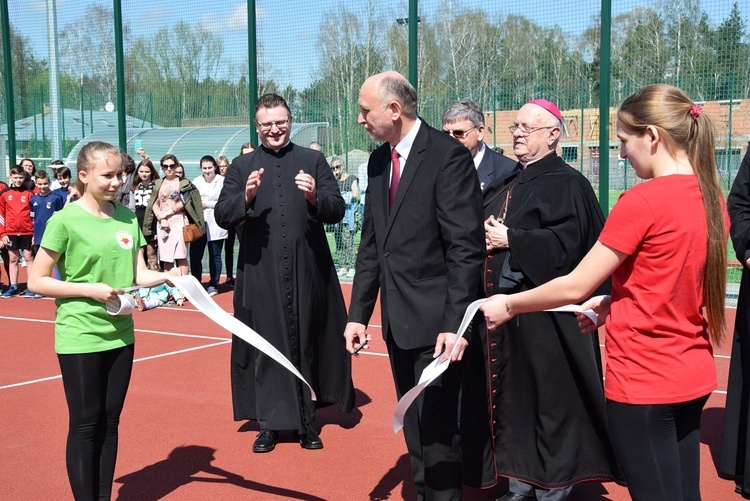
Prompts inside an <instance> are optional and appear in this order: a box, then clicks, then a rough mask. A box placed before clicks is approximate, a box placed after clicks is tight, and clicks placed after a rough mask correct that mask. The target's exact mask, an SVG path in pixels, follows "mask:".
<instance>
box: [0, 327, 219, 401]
mask: <svg viewBox="0 0 750 501" xmlns="http://www.w3.org/2000/svg"><path fill="white" fill-rule="evenodd" d="M230 342H231V339H225V340H223V341H221V342H220V343H212V344H204V345H203V346H194V347H193V348H185V349H184V350H177V351H170V352H167V353H160V354H159V355H151V356H149V357H143V358H136V359H135V360H133V362H144V361H146V360H151V359H154V358H162V357H168V356H171V355H179V354H181V353H187V352H190V351H195V350H202V349H204V348H213V347H214V346H221V345H224V344H227V343H230ZM61 377H62V376H61V375H60V374H58V375H56V376H50V377H45V378H41V379H34V380H32V381H24V382H22V383H13V384H8V385H5V386H0V390H7V389H8V388H15V387H17V386H26V385H29V384H34V383H43V382H45V381H53V380H55V379H60V378H61Z"/></svg>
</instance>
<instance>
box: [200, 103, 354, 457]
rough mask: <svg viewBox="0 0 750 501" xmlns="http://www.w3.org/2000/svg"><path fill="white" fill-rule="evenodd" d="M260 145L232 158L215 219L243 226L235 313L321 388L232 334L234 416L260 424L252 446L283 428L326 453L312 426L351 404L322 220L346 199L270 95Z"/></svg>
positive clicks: (337, 291) (336, 216)
mask: <svg viewBox="0 0 750 501" xmlns="http://www.w3.org/2000/svg"><path fill="white" fill-rule="evenodd" d="M255 127H256V130H257V131H258V137H259V138H260V141H261V147H260V148H259V149H258V150H257V151H255V152H254V153H253V154H252V155H241V156H239V157H237V158H235V159H234V160H233V161H232V164H231V166H230V167H229V169H228V170H227V175H226V177H225V179H224V188H223V190H222V192H221V195H220V197H219V201H218V202H217V204H216V207H215V209H214V215H215V217H216V222H217V223H218V224H219V226H221V227H222V228H226V229H232V228H236V227H237V226H238V225H239V224H242V225H243V226H242V231H240V232H239V233H238V235H239V238H240V250H239V256H238V259H237V275H236V282H235V292H234V315H235V317H236V318H238V319H239V320H241V321H242V322H244V323H245V324H247V325H248V326H250V327H251V328H252V329H254V330H255V331H256V332H258V334H260V335H261V336H263V337H264V338H265V339H266V340H268V341H269V342H270V343H271V344H273V345H274V346H275V347H276V348H277V349H278V350H279V351H280V352H281V353H283V354H284V356H286V357H287V358H288V359H289V360H290V361H291V362H292V363H293V364H294V365H295V366H296V367H297V369H298V370H299V371H300V373H301V374H302V375H303V376H304V377H305V379H307V381H309V382H310V383H311V384H312V385H313V386H314V389H315V393H316V394H317V397H318V401H317V402H313V401H312V399H311V395H310V392H309V390H308V389H307V387H305V386H303V385H302V384H301V382H300V381H299V380H297V378H295V377H294V376H293V375H292V374H291V373H289V372H288V371H286V369H284V368H283V367H281V366H280V365H279V364H277V363H276V362H274V361H273V360H271V358H269V357H267V356H266V355H264V354H262V353H261V352H260V351H258V350H256V349H254V348H253V347H251V346H250V345H249V344H246V343H245V342H244V341H242V340H240V339H239V338H237V337H236V336H235V337H233V338H232V355H231V357H232V358H231V381H232V401H233V406H234V419H235V420H237V421H239V420H244V419H250V420H255V421H257V422H258V426H259V427H260V433H259V434H258V436H257V438H256V440H255V442H254V444H253V452H256V453H262V452H270V451H272V450H273V449H274V448H275V447H276V444H277V442H278V441H279V438H280V436H279V432H280V431H281V430H292V431H294V432H295V433H296V434H297V435H298V438H299V441H300V445H301V446H302V447H303V448H305V449H321V448H322V447H323V442H322V441H321V439H320V436H319V434H318V431H317V430H316V429H315V428H314V427H313V420H314V419H315V407H316V405H321V404H323V403H324V402H325V403H330V404H335V405H337V406H338V407H339V408H340V409H341V410H342V411H344V412H349V411H350V410H351V409H352V408H353V407H354V386H353V384H352V378H351V357H349V356H348V355H347V353H346V348H345V345H344V342H343V339H342V337H341V334H342V333H343V332H344V328H345V326H346V307H345V305H344V297H343V295H342V293H341V286H340V285H339V281H338V278H337V276H336V269H335V267H334V264H333V259H332V257H331V251H330V250H329V247H328V241H327V238H326V233H325V230H324V227H323V225H324V224H335V223H338V222H339V221H341V219H342V218H343V217H344V210H345V204H344V199H343V198H342V197H341V194H340V193H339V188H338V184H337V183H336V179H335V178H334V176H333V173H332V172H331V168H330V167H329V166H328V163H327V162H326V159H325V157H324V156H323V154H322V153H320V152H318V151H314V150H311V149H309V148H305V147H302V146H298V145H296V144H294V143H292V142H291V141H290V136H291V131H292V115H291V111H290V110H289V106H288V105H287V103H286V101H285V100H284V99H283V98H282V97H281V96H278V95H276V94H265V95H263V96H261V97H260V99H258V101H257V102H256V104H255Z"/></svg>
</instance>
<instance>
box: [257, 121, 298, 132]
mask: <svg viewBox="0 0 750 501" xmlns="http://www.w3.org/2000/svg"><path fill="white" fill-rule="evenodd" d="M290 120H291V119H290V118H287V119H286V120H279V121H278V122H263V123H261V122H255V125H257V126H258V127H259V128H260V130H262V131H266V132H267V131H269V130H271V129H273V127H274V125H275V126H276V128H277V129H279V130H284V129H286V128H287V126H288V125H289V121H290Z"/></svg>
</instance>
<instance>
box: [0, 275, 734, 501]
mask: <svg viewBox="0 0 750 501" xmlns="http://www.w3.org/2000/svg"><path fill="white" fill-rule="evenodd" d="M343 289H344V293H345V296H346V297H347V298H348V296H349V293H350V286H348V285H344V286H343ZM231 298H232V293H231V291H229V290H226V289H222V293H221V294H219V295H218V296H216V297H215V299H216V300H217V302H218V303H219V304H220V305H221V306H222V307H223V308H225V309H226V310H227V311H231ZM54 310H55V307H54V302H53V301H52V300H49V299H39V300H34V299H25V298H12V299H7V300H0V325H1V326H2V327H0V346H2V352H1V353H2V355H0V357H1V358H0V464H2V468H1V469H0V500H65V499H71V498H72V496H71V494H70V489H69V486H68V481H67V476H66V472H65V437H66V432H67V409H66V406H65V400H64V395H63V389H62V384H61V380H60V378H59V373H60V372H59V367H58V365H57V358H56V356H55V354H54V344H53V338H54V326H53V321H54ZM379 315H380V313H379V312H378V311H376V313H375V316H374V317H373V322H379V319H380V316H379ZM134 317H135V325H136V338H137V341H136V359H137V361H136V363H135V366H134V371H133V378H132V382H131V385H130V391H129V393H128V398H127V401H126V403H125V410H124V412H123V415H122V421H121V426H120V450H119V455H118V463H117V471H116V474H115V484H114V488H113V499H119V500H126V501H127V500H138V501H148V500H157V499H172V500H205V499H221V500H235V499H243V500H246V499H252V500H267V499H268V500H272V499H303V500H318V499H326V500H368V499H369V500H384V499H409V500H411V499H415V497H416V494H415V491H414V489H413V487H412V485H411V481H410V478H411V473H410V467H409V464H408V458H407V455H406V448H405V446H404V442H403V437H402V436H401V434H398V435H394V434H393V430H392V428H391V416H392V412H393V409H394V406H395V405H396V399H395V392H394V389H393V383H392V378H391V374H390V367H389V364H388V359H387V357H386V356H385V347H384V344H383V342H382V339H381V338H380V336H379V334H380V332H379V329H376V328H373V329H372V331H373V334H374V336H373V337H374V340H373V342H372V343H371V347H370V349H369V351H368V352H367V353H365V354H363V355H362V356H360V357H359V358H357V359H355V360H354V361H353V371H354V382H355V386H356V388H357V403H358V408H357V409H356V410H355V411H353V412H352V413H351V414H348V415H346V414H342V413H340V412H339V411H338V410H337V409H333V408H326V409H323V410H321V411H319V413H318V419H317V422H316V424H317V426H318V427H321V428H322V432H321V438H322V439H323V441H324V443H325V448H324V449H322V450H318V451H309V450H305V449H302V448H300V446H299V444H298V443H296V442H294V441H293V440H292V437H291V435H289V436H283V437H282V440H284V442H283V443H280V444H279V445H278V446H277V448H276V450H274V451H273V452H271V453H268V454H253V453H252V452H251V450H250V449H251V445H252V442H253V440H254V438H255V434H256V432H257V426H255V425H254V424H251V423H246V422H235V421H233V420H232V408H231V396H230V387H229V346H230V345H229V339H230V335H229V333H228V332H226V331H223V330H220V329H219V328H218V327H216V326H215V324H213V323H212V322H211V321H210V320H208V319H207V318H205V317H204V316H203V315H201V314H200V313H198V312H197V311H196V310H195V309H194V308H193V307H192V306H191V305H190V304H189V303H188V304H186V306H184V307H182V308H178V307H168V308H159V309H156V310H151V311H148V312H136V313H135V315H134ZM729 317H730V318H729V321H728V324H729V325H730V326H731V325H733V323H734V311H733V310H729ZM728 350H729V343H728V342H727V343H725V346H724V347H722V348H720V349H719V350H717V360H716V365H717V368H718V369H717V370H718V375H719V381H720V383H719V384H720V388H719V392H716V393H714V395H712V397H711V398H710V399H709V401H708V404H707V405H706V408H705V410H704V412H703V425H702V429H701V441H702V445H701V460H702V464H701V466H702V471H701V490H702V494H703V499H704V500H709V501H712V500H727V499H740V498H739V496H738V495H736V494H734V485H733V483H732V482H729V481H726V480H721V479H719V478H718V477H717V475H716V468H715V466H714V465H715V461H716V459H717V456H718V454H719V448H720V446H721V426H722V418H723V412H724V402H725V395H724V394H723V393H721V392H723V391H724V390H725V389H726V379H727V374H728V367H729V360H728ZM506 489H507V482H506V481H504V480H501V482H500V483H499V485H498V486H497V487H494V488H492V489H486V490H479V489H469V488H467V489H466V490H465V496H464V498H465V499H467V500H470V501H473V500H476V501H485V500H487V501H489V500H493V499H496V498H497V497H499V496H500V495H502V494H503V493H504V492H505V490H506ZM572 499H573V500H617V501H619V500H627V499H629V496H628V494H627V490H626V489H625V488H623V487H620V486H618V485H616V484H613V483H608V484H587V485H580V486H578V487H576V489H575V491H574V494H573V496H572Z"/></svg>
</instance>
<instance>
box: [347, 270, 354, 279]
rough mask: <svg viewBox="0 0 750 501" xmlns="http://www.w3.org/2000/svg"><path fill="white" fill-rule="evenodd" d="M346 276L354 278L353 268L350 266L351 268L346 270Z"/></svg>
mask: <svg viewBox="0 0 750 501" xmlns="http://www.w3.org/2000/svg"><path fill="white" fill-rule="evenodd" d="M346 278H354V268H351V269H350V270H349V271H348V272H347V274H346Z"/></svg>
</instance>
